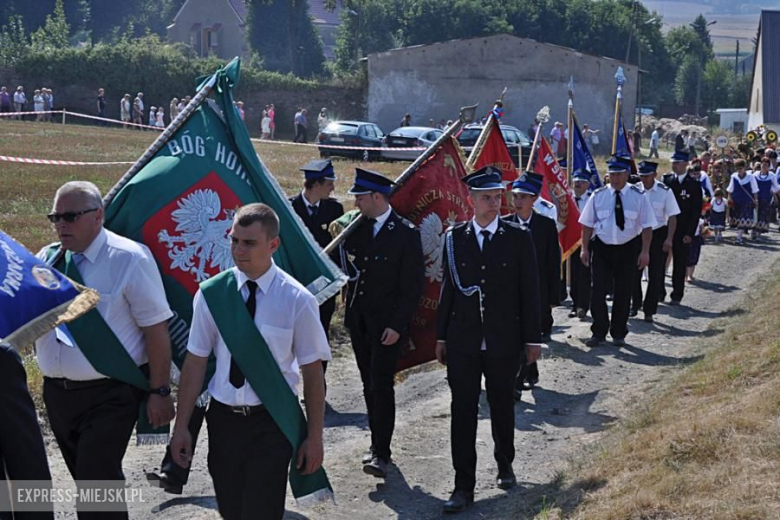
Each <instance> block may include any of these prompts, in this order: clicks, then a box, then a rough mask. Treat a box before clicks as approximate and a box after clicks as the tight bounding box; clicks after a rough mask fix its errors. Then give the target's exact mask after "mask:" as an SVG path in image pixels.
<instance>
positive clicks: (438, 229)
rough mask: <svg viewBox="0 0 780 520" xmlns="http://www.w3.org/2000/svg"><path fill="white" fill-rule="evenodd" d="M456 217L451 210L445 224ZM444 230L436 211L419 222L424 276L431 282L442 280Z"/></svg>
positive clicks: (452, 222) (452, 221) (450, 222)
mask: <svg viewBox="0 0 780 520" xmlns="http://www.w3.org/2000/svg"><path fill="white" fill-rule="evenodd" d="M456 219H457V215H456V214H455V213H454V212H452V211H451V212H450V213H449V216H448V218H447V225H448V226H449V225H452V224H454V223H455V221H456ZM445 230H446V228H445V226H444V224H443V223H442V221H441V219H440V218H439V215H437V214H436V213H430V214H429V215H426V216H425V217H424V218H423V219H422V222H420V238H421V239H422V247H423V254H424V255H425V277H426V278H428V281H429V282H431V283H433V282H441V281H442V270H443V266H442V260H443V255H444V231H445Z"/></svg>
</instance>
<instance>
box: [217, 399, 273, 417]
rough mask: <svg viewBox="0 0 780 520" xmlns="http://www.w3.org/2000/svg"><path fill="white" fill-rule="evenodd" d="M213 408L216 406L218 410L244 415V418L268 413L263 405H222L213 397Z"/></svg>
mask: <svg viewBox="0 0 780 520" xmlns="http://www.w3.org/2000/svg"><path fill="white" fill-rule="evenodd" d="M211 406H216V407H217V408H222V409H223V410H227V411H229V412H231V413H234V414H236V415H243V416H244V417H249V416H250V415H255V414H257V413H260V412H265V411H266V409H265V406H264V405H262V404H258V405H256V406H246V405H244V406H230V405H228V404H225V403H220V402H219V401H217V400H216V399H214V398H213V397H212V398H211Z"/></svg>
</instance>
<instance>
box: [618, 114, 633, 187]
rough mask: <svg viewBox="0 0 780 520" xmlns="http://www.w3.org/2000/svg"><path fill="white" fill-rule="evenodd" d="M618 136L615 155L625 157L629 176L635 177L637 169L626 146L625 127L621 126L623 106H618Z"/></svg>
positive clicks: (629, 148)
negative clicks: (629, 168) (629, 172)
mask: <svg viewBox="0 0 780 520" xmlns="http://www.w3.org/2000/svg"><path fill="white" fill-rule="evenodd" d="M617 124H618V135H617V139H616V142H615V155H619V156H620V157H626V158H628V159H629V160H630V161H631V174H632V175H636V173H637V168H636V162H635V161H634V159H633V157H634V154H633V153H632V152H631V146H630V145H629V144H628V139H629V137H628V133H627V132H626V127H625V126H624V125H623V105H622V104H620V105H618V120H617Z"/></svg>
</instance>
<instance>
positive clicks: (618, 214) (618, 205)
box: [615, 190, 626, 231]
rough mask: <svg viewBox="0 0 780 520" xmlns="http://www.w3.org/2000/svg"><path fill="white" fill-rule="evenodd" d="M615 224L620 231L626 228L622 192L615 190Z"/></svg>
mask: <svg viewBox="0 0 780 520" xmlns="http://www.w3.org/2000/svg"><path fill="white" fill-rule="evenodd" d="M615 223H616V224H617V227H619V228H620V231H623V230H624V229H625V227H626V216H625V215H624V214H623V199H621V198H620V190H615Z"/></svg>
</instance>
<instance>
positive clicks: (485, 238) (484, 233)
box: [479, 229, 492, 253]
mask: <svg viewBox="0 0 780 520" xmlns="http://www.w3.org/2000/svg"><path fill="white" fill-rule="evenodd" d="M479 234H480V235H482V252H483V253H484V252H485V250H486V249H487V245H488V243H489V242H490V235H491V234H492V233H490V231H488V230H487V229H483V230H482V231H480V232H479Z"/></svg>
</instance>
